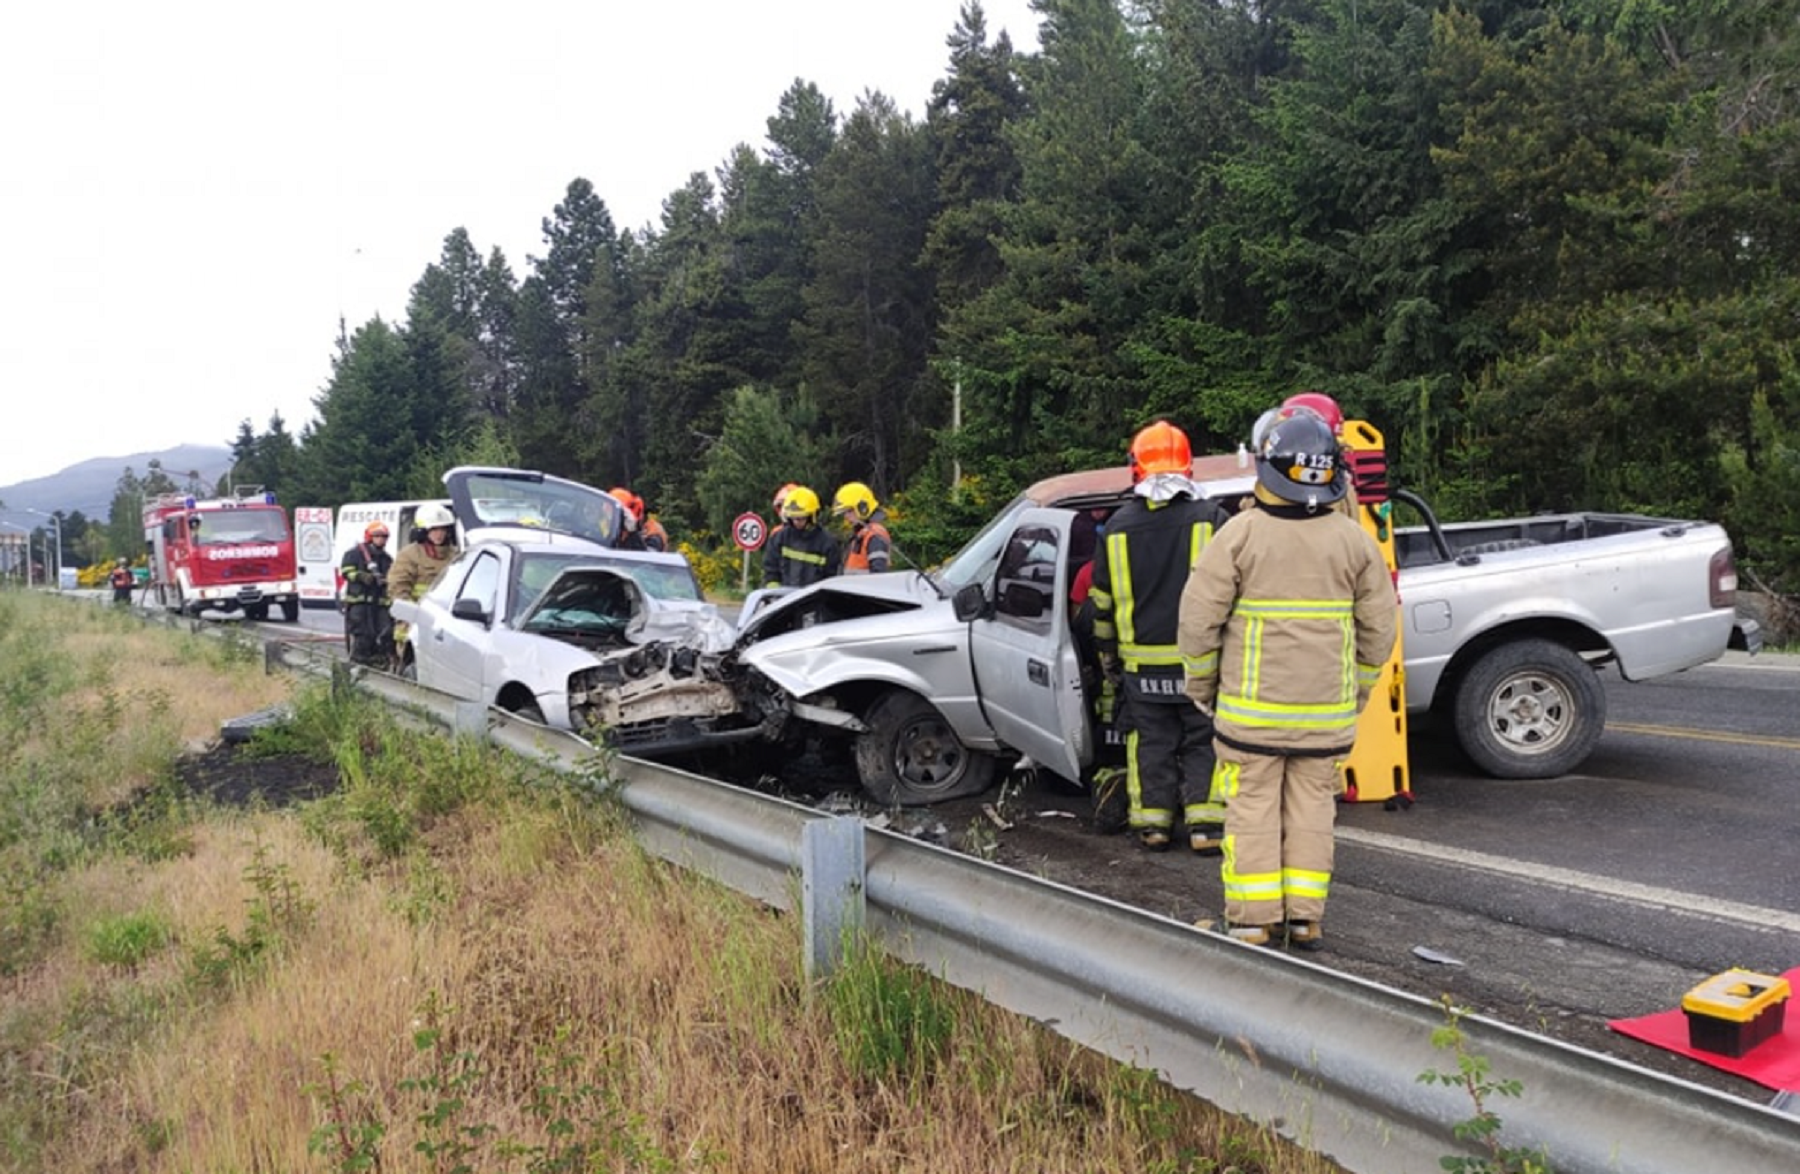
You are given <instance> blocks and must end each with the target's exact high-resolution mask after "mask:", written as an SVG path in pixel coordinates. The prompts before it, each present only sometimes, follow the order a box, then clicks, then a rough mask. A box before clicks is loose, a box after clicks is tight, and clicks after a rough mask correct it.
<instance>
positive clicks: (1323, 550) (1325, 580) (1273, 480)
mask: <svg viewBox="0 0 1800 1174" xmlns="http://www.w3.org/2000/svg"><path fill="white" fill-rule="evenodd" d="M1256 475H1257V484H1256V491H1255V502H1254V505H1253V506H1252V507H1251V508H1250V509H1248V510H1246V511H1245V512H1244V513H1242V514H1240V515H1239V516H1238V517H1236V518H1235V519H1233V520H1232V522H1231V524H1230V525H1228V526H1225V527H1223V528H1222V529H1221V530H1220V531H1219V533H1218V535H1217V536H1216V537H1215V538H1214V539H1213V541H1212V542H1211V543H1210V544H1208V546H1207V547H1206V549H1205V550H1204V551H1202V552H1201V554H1200V558H1199V561H1198V562H1196V563H1195V564H1194V572H1193V574H1192V575H1190V576H1189V577H1188V581H1187V586H1186V588H1185V589H1184V590H1183V592H1182V595H1181V625H1180V629H1179V632H1178V635H1177V644H1178V646H1179V648H1180V651H1181V657H1182V661H1183V663H1184V664H1185V665H1186V669H1187V695H1188V696H1189V697H1190V698H1192V699H1193V702H1194V704H1195V705H1197V706H1199V707H1200V708H1201V710H1202V711H1203V712H1206V713H1210V714H1212V716H1213V746H1214V749H1215V751H1216V752H1217V754H1218V765H1217V766H1216V767H1215V768H1214V779H1215V783H1216V790H1217V791H1218V792H1219V793H1220V794H1221V795H1222V796H1223V798H1224V800H1225V845H1224V847H1225V857H1224V862H1223V864H1222V865H1221V868H1220V874H1221V879H1222V880H1223V882H1224V888H1225V920H1226V928H1227V931H1228V932H1229V933H1231V935H1232V936H1234V937H1236V938H1238V939H1240V940H1242V941H1246V942H1250V943H1253V944H1257V945H1279V944H1281V942H1282V941H1283V940H1285V941H1286V943H1287V944H1288V945H1289V946H1297V947H1300V948H1303V949H1316V948H1318V946H1319V945H1320V943H1321V941H1322V939H1321V936H1320V928H1319V926H1320V920H1321V918H1322V917H1323V916H1324V913H1325V899H1326V896H1327V894H1328V892H1329V890H1330V887H1331V868H1332V858H1333V847H1334V845H1333V842H1332V825H1333V823H1334V822H1335V820H1336V818H1337V794H1338V792H1339V790H1341V789H1342V788H1341V785H1340V780H1339V769H1340V767H1341V765H1342V762H1343V760H1344V758H1346V757H1347V756H1348V755H1349V753H1350V749H1351V746H1352V745H1353V744H1354V742H1355V741H1356V725H1357V717H1358V715H1359V714H1360V713H1361V712H1362V707H1363V705H1364V704H1365V703H1366V702H1367V701H1368V699H1369V694H1370V692H1371V691H1372V690H1373V689H1374V687H1375V684H1376V682H1377V681H1378V680H1379V679H1380V676H1381V668H1382V665H1383V664H1384V663H1385V662H1386V661H1387V658H1388V654H1389V652H1390V651H1392V649H1393V647H1394V620H1395V612H1396V609H1395V606H1394V587H1393V582H1392V580H1391V579H1390V578H1389V577H1388V571H1387V566H1386V564H1385V563H1384V562H1383V561H1382V556H1381V548H1380V547H1378V546H1376V545H1375V540H1374V539H1373V538H1371V537H1369V535H1368V533H1367V532H1366V531H1364V530H1363V528H1362V527H1361V526H1360V525H1358V524H1357V523H1355V522H1353V521H1351V520H1350V519H1349V518H1347V517H1345V516H1344V515H1343V514H1341V513H1339V512H1338V511H1337V510H1336V509H1335V508H1334V507H1335V505H1336V503H1337V502H1339V501H1340V500H1342V499H1343V497H1344V496H1345V494H1346V493H1347V492H1348V489H1349V476H1350V474H1349V470H1348V469H1347V468H1346V467H1345V464H1344V459H1343V453H1342V451H1341V450H1340V449H1339V448H1338V442H1337V438H1336V437H1335V436H1333V435H1332V430H1331V426H1330V425H1329V424H1328V423H1326V422H1325V421H1324V420H1323V419H1321V418H1320V417H1319V416H1317V415H1315V414H1314V413H1312V412H1297V413H1294V414H1293V415H1290V416H1286V417H1283V418H1280V419H1277V420H1275V421H1274V422H1273V423H1272V424H1271V425H1270V426H1269V429H1268V431H1267V433H1266V434H1265V435H1264V436H1263V438H1262V445H1261V447H1260V449H1259V451H1258V452H1257V470H1256Z"/></svg>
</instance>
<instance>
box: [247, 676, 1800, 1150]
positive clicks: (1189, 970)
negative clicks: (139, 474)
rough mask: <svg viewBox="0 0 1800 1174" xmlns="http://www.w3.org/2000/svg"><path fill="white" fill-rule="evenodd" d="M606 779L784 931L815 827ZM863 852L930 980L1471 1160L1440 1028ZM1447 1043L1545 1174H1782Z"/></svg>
mask: <svg viewBox="0 0 1800 1174" xmlns="http://www.w3.org/2000/svg"><path fill="white" fill-rule="evenodd" d="M291 656H292V654H291V653H288V652H281V653H279V654H276V653H272V654H271V663H274V662H275V661H276V660H280V661H281V663H284V664H286V663H289V661H290V658H291ZM304 659H305V660H307V661H308V662H310V663H312V664H313V666H314V668H315V670H316V662H317V661H318V659H319V658H318V657H317V656H316V655H314V654H313V653H312V652H311V651H310V650H308V652H307V653H306V655H305V657H304ZM294 667H301V666H298V665H295V666H294ZM338 671H340V672H341V671H342V670H341V669H339V670H338ZM358 684H359V685H360V686H361V687H364V688H367V689H369V690H370V691H372V692H374V693H376V694H378V695H379V696H382V697H383V698H385V699H387V700H389V701H390V702H392V703H394V704H397V705H400V706H402V707H404V708H405V709H407V710H408V711H410V712H412V713H414V714H417V715H422V716H425V717H428V718H429V719H430V720H433V721H436V722H438V723H439V724H442V725H444V726H448V727H450V728H453V729H461V730H463V731H466V732H470V733H481V734H483V735H485V736H486V737H488V738H489V739H490V740H492V741H494V742H495V743H497V744H499V745H501V746H503V747H506V748H508V749H511V750H514V751H516V752H520V753H524V754H528V755H530V756H532V757H534V758H537V759H539V760H541V761H543V762H545V763H547V764H549V765H550V766H552V767H554V768H555V769H557V770H559V771H563V772H569V773H576V774H582V773H588V772H591V771H592V769H593V767H594V764H595V750H594V747H592V746H591V745H590V744H588V743H587V742H585V741H583V740H582V739H580V738H577V737H575V736H574V735H572V734H566V733H562V732H559V731H556V730H550V729H547V728H545V727H543V726H539V725H536V724H535V723H531V722H526V721H523V720H521V719H518V718H515V717H512V716H511V715H507V714H502V713H500V712H498V711H483V710H481V709H480V708H479V707H478V706H472V705H471V704H470V703H468V702H462V701H457V700H455V699H453V698H449V697H446V696H444V695H442V694H437V693H434V692H432V691H430V690H426V689H421V688H419V687H417V686H414V685H412V684H410V683H408V682H405V681H400V680H396V679H394V678H390V677H383V676H380V675H374V674H371V675H368V676H362V677H360V678H359V680H358ZM608 771H609V773H610V776H611V777H612V778H613V779H615V780H617V783H618V784H619V786H618V788H617V791H618V797H619V799H620V800H621V801H622V802H623V804H624V806H625V807H626V808H627V809H628V810H629V811H630V812H632V814H633V816H634V818H635V820H636V823H637V827H638V830H639V835H640V839H641V841H642V842H643V844H644V845H645V846H646V847H647V848H648V849H649V850H650V851H652V852H653V853H655V854H656V855H658V856H659V857H661V858H663V859H666V860H669V861H671V862H673V863H675V864H678V865H680V866H683V867H686V868H690V869H692V870H694V871H696V872H700V873H702V874H704V875H706V876H709V877H711V878H713V879H715V880H717V881H719V882H721V883H724V884H727V885H729V886H731V887H732V888H734V889H737V890H739V891H741V892H744V893H747V894H749V895H751V896H753V897H756V898H757V899H759V900H761V901H764V902H766V903H768V904H770V905H773V906H776V907H779V908H782V909H787V910H790V911H797V912H800V911H802V910H801V905H802V902H801V900H800V895H801V893H802V892H803V891H804V890H806V889H807V887H808V884H809V879H808V878H807V877H805V876H803V875H802V872H803V870H804V869H805V868H806V867H807V865H808V861H809V855H808V851H807V841H808V840H809V839H813V838H814V837H809V836H808V833H807V828H808V825H809V824H812V823H815V822H816V821H821V820H828V819H831V818H833V817H830V816H827V815H824V814H822V813H820V812H818V811H815V810H813V809H811V808H806V807H802V806H799V805H797V804H794V803H790V802H788V801H786V800H782V799H777V798H774V797H771V796H767V795H761V794H758V793H755V792H751V791H746V790H743V789H742V788H738V787H734V786H731V785H729V784H726V783H721V782H717V781H715V780H711V779H705V778H701V777H699V776H697V775H692V774H688V773H686V772H683V771H679V770H675V769H672V768H669V767H665V766H660V765H656V764H653V763H648V762H642V761H638V760H634V759H625V758H619V759H614V760H612V761H610V763H609V764H608ZM861 847H862V853H861V856H862V859H863V868H864V871H863V884H862V887H861V888H862V897H863V899H864V900H865V901H866V914H865V918H864V923H865V925H866V926H867V928H868V930H869V932H870V933H871V935H872V936H873V937H874V939H875V940H876V941H877V942H879V943H880V944H881V945H882V946H883V947H884V948H885V949H888V950H890V951H891V952H892V953H894V954H895V955H896V956H898V957H900V958H902V959H904V960H906V961H909V962H911V963H914V964H916V965H918V966H920V967H922V968H924V969H925V970H927V971H929V972H930V973H933V974H936V975H939V976H941V977H943V978H944V979H945V980H947V981H949V982H951V983H954V984H955V985H957V986H961V987H964V988H967V989H969V990H973V991H976V992H978V993H980V994H982V995H983V996H985V997H986V998H987V999H989V1000H990V1001H992V1002H994V1003H996V1004H997V1005H999V1006H1001V1007H1004V1008H1007V1009H1008V1010H1011V1011H1014V1012H1017V1013H1019V1014H1023V1015H1027V1016H1030V1017H1032V1018H1034V1019H1036V1020H1038V1021H1039V1022H1041V1023H1042V1024H1044V1025H1045V1026H1046V1027H1048V1028H1050V1029H1051V1030H1053V1031H1055V1032H1057V1033H1058V1034H1061V1035H1063V1036H1065V1037H1067V1038H1069V1039H1072V1040H1075V1041H1077V1042H1079V1043H1081V1044H1083V1045H1085V1046H1087V1047H1090V1048H1093V1049H1094V1050H1096V1051H1099V1052H1102V1053H1104V1054H1106V1055H1108V1056H1110V1057H1112V1058H1114V1059H1116V1060H1119V1061H1122V1062H1126V1063H1131V1064H1136V1065H1139V1066H1141V1067H1145V1068H1150V1069H1154V1070H1156V1071H1157V1072H1159V1073H1160V1074H1162V1075H1163V1076H1164V1078H1165V1079H1167V1080H1168V1081H1169V1083H1171V1084H1173V1085H1175V1086H1177V1087H1179V1088H1184V1089H1189V1090H1192V1091H1193V1092H1195V1093H1197V1094H1198V1095H1200V1096H1202V1097H1204V1098H1205V1099H1206V1100H1208V1101H1211V1102H1212V1103H1214V1104H1216V1105H1218V1106H1220V1107H1221V1108H1223V1109H1227V1110H1229V1111H1232V1112H1235V1113H1239V1114H1242V1115H1243V1116H1245V1117H1248V1118H1250V1119H1252V1120H1255V1121H1259V1122H1263V1123H1266V1124H1268V1125H1269V1126H1271V1127H1272V1128H1274V1129H1276V1130H1277V1131H1278V1132H1280V1133H1281V1134H1282V1135H1284V1136H1286V1137H1288V1138H1290V1139H1292V1140H1294V1141H1296V1142H1299V1143H1300V1144H1302V1145H1305V1146H1308V1147H1311V1148H1313V1149H1316V1150H1318V1151H1319V1152H1321V1153H1323V1154H1326V1155H1328V1156H1330V1157H1331V1158H1333V1159H1334V1160H1336V1161H1337V1162H1339V1163H1340V1164H1342V1165H1343V1166H1345V1167H1346V1168H1348V1169H1350V1170H1353V1171H1358V1172H1363V1174H1413V1172H1415V1171H1417V1172H1420V1174H1424V1172H1427V1171H1437V1170H1439V1169H1441V1166H1440V1164H1439V1158H1440V1157H1442V1156H1444V1155H1466V1156H1470V1157H1477V1156H1480V1151H1478V1150H1475V1149H1472V1148H1470V1147H1469V1146H1467V1145H1465V1144H1464V1143H1461V1142H1458V1141H1457V1140H1456V1138H1455V1137H1454V1134H1453V1132H1452V1130H1453V1127H1454V1126H1455V1124H1456V1123H1458V1122H1459V1121H1462V1120H1464V1119H1466V1118H1467V1117H1469V1116H1470V1115H1471V1114H1472V1112H1473V1107H1472V1105H1471V1104H1470V1103H1469V1102H1468V1100H1467V1098H1466V1096H1465V1095H1464V1094H1463V1093H1461V1092H1460V1091H1459V1090H1457V1089H1454V1088H1441V1087H1436V1086H1430V1085H1424V1084H1421V1083H1419V1082H1418V1079H1417V1078H1418V1074H1419V1073H1421V1072H1424V1071H1426V1070H1428V1069H1447V1068H1452V1067H1454V1063H1455V1061H1454V1059H1453V1058H1452V1057H1451V1056H1450V1055H1449V1054H1448V1053H1445V1052H1441V1051H1437V1050H1435V1049H1433V1048H1432V1047H1431V1042H1430V1041H1431V1033H1432V1031H1433V1030H1434V1029H1436V1028H1437V1027H1439V1026H1442V1024H1443V1022H1444V1015H1443V1011H1442V1009H1441V1008H1439V1007H1438V1006H1436V1005H1435V1004H1433V1003H1431V1002H1428V1001H1427V1000H1424V999H1420V998H1418V997H1416V996H1414V995H1409V994H1406V993H1404V992H1401V991H1397V990H1393V989H1390V988H1387V987H1383V986H1381V985H1379V984H1376V983H1371V982H1368V981H1365V980H1363V979H1359V978H1355V977H1353V976H1349V975H1344V974H1339V973H1337V972H1335V971H1332V970H1329V969H1326V968H1324V967H1321V966H1317V965H1314V964H1312V963H1310V962H1307V961H1305V960H1303V959H1299V958H1294V957H1290V956H1288V955H1284V954H1279V953H1275V952H1271V951H1268V950H1264V949H1259V948H1257V947H1254V946H1247V945H1243V944H1241V943H1238V942H1234V941H1231V940H1229V939H1226V938H1223V937H1220V936H1217V935H1214V934H1208V933H1204V932H1201V931H1199V930H1196V929H1194V928H1192V927H1190V926H1187V925H1184V924H1182V923H1180V922H1176V921H1172V920H1170V919H1168V918H1163V917H1159V916H1156V915H1154V914H1151V913H1146V912H1144V911H1143V910H1139V909H1133V908H1131V907H1129V906H1126V905H1122V904H1119V903H1117V902H1113V901H1109V900H1106V899H1104V898H1100V897H1096V896H1093V895H1091V894H1088V893H1083V892H1080V891H1078V890H1074V889H1070V888H1067V887H1064V886H1061V885H1056V884H1053V883H1050V882H1046V881H1043V880H1039V879H1037V878H1034V877H1030V876H1026V875H1024V874H1022V873H1019V872H1016V871H1013V870H1011V869H1007V868H1004V867H1001V866H998V865H994V864H990V863H987V862H985V861H981V860H977V859H975V858H972V857H969V856H964V855H960V854H958V853H955V852H951V851H948V850H945V849H942V848H937V847H934V846H932V845H929V844H925V843H921V842H918V841H915V840H911V839H908V838H905V837H902V836H898V835H894V834H892V833H889V832H886V831H882V830H879V829H875V828H864V829H863V839H862V844H861ZM1462 1028H1463V1030H1464V1032H1465V1035H1466V1037H1467V1048H1468V1050H1469V1051H1470V1052H1471V1053H1472V1054H1476V1055H1481V1056H1484V1057H1486V1058H1487V1059H1488V1061H1489V1062H1490V1064H1491V1070H1492V1072H1493V1073H1494V1075H1495V1077H1496V1078H1499V1079H1506V1080H1516V1081H1518V1082H1520V1084H1521V1085H1522V1086H1523V1095H1522V1096H1521V1097H1519V1098H1518V1099H1516V1100H1513V1099H1507V1100H1505V1101H1503V1102H1502V1103H1499V1104H1496V1105H1492V1106H1490V1107H1491V1108H1493V1109H1494V1110H1495V1111H1497V1112H1498V1113H1499V1114H1500V1115H1501V1117H1502V1118H1503V1120H1504V1131H1503V1134H1502V1137H1503V1140H1504V1142H1505V1144H1507V1145H1508V1146H1513V1147H1528V1148H1539V1147H1541V1148H1542V1150H1543V1151H1544V1152H1545V1153H1546V1154H1547V1155H1548V1157H1549V1159H1550V1162H1551V1164H1552V1166H1553V1167H1554V1169H1556V1170H1557V1171H1558V1172H1559V1174H1615V1172H1620V1171H1626V1172H1630V1174H1693V1172H1695V1171H1722V1172H1724V1171H1729V1172H1732V1174H1753V1172H1764V1171H1766V1172H1769V1174H1775V1172H1777V1171H1782V1172H1786V1171H1797V1170H1800V1121H1797V1120H1795V1119H1794V1118H1792V1117H1789V1116H1786V1115H1784V1114H1782V1113H1780V1112H1777V1111H1775V1110H1774V1109H1771V1108H1765V1107H1763V1106H1761V1105H1756V1104H1752V1103H1750V1102H1748V1101H1744V1100H1740V1099H1738V1098H1735V1097H1730V1096H1726V1095H1725V1094H1722V1093H1718V1092H1715V1091H1713V1090H1711V1089H1707V1088H1704V1087H1701V1086H1699V1085H1695V1084H1691V1083H1689V1082H1686V1081H1681V1080H1676V1079H1673V1078H1670V1077H1665V1076H1662V1075H1660V1074H1658V1073H1654V1072H1651V1071H1649V1070H1647V1069H1644V1068H1641V1067H1638V1066H1636V1065H1632V1064H1628V1063H1625V1062H1623V1061H1620V1060H1617V1059H1614V1058H1612V1057H1609V1056H1603V1055H1600V1054H1598V1053H1595V1052H1590V1051H1586V1050H1584V1049H1580V1048H1575V1047H1571V1046H1569V1045H1566V1044H1562V1043H1559V1042H1557V1041H1555V1040H1550V1039H1547V1038H1544V1037H1541V1036H1536V1035H1533V1034H1531V1033H1529V1032H1525V1031H1521V1030H1519V1029H1517V1028H1514V1027H1512V1026H1510V1025H1508V1024H1504V1023H1500V1022H1497V1021H1495V1020H1491V1019H1486V1018H1483V1017H1480V1016H1474V1015H1470V1016H1467V1017H1465V1018H1464V1019H1463V1020H1462Z"/></svg>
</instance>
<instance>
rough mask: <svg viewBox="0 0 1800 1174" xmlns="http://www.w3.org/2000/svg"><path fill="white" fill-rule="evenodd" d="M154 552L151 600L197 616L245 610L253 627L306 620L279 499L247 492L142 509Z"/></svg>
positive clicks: (166, 500)
mask: <svg viewBox="0 0 1800 1174" xmlns="http://www.w3.org/2000/svg"><path fill="white" fill-rule="evenodd" d="M144 546H145V548H146V550H147V551H148V552H149V561H150V583H149V585H148V587H147V588H146V597H147V598H149V599H153V600H154V601H155V603H156V605H157V606H159V607H163V608H167V609H168V610H169V611H173V612H180V613H182V614H184V615H193V616H197V615H199V614H200V613H201V612H203V611H205V610H206V609H208V608H213V609H216V610H219V611H227V612H230V611H238V610H242V611H243V613H244V616H245V617H246V618H247V619H251V620H266V619H268V618H269V608H270V607H271V606H278V607H280V608H281V618H282V619H283V620H285V621H287V622H288V623H290V624H291V623H294V622H295V621H296V620H298V619H299V618H300V592H299V585H298V582H297V575H296V574H295V567H294V534H293V531H292V530H291V529H290V528H289V527H288V520H287V515H286V513H284V512H283V511H282V509H281V507H280V506H278V505H277V504H275V495H274V494H273V493H264V492H263V491H262V490H261V489H260V488H258V489H245V490H241V491H239V492H238V494H237V495H236V496H235V497H214V498H199V497H195V496H193V495H191V494H180V493H165V494H162V495H160V496H158V497H155V498H151V499H150V500H148V501H146V502H145V503H144Z"/></svg>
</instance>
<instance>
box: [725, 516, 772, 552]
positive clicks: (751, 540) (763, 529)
mask: <svg viewBox="0 0 1800 1174" xmlns="http://www.w3.org/2000/svg"><path fill="white" fill-rule="evenodd" d="M768 536H769V529H768V527H767V526H766V525H764V524H763V520H762V517H761V516H760V515H758V514H752V513H743V514H739V515H738V517H737V521H735V522H733V523H732V524H731V540H732V541H733V542H735V543H737V544H738V549H740V550H755V549H756V548H757V547H759V546H761V545H762V544H763V540H764V539H766V538H768Z"/></svg>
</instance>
